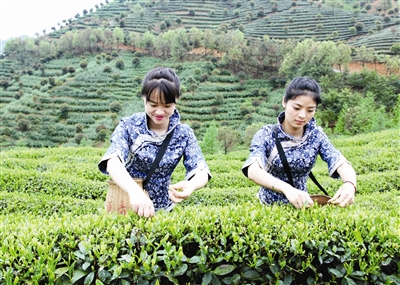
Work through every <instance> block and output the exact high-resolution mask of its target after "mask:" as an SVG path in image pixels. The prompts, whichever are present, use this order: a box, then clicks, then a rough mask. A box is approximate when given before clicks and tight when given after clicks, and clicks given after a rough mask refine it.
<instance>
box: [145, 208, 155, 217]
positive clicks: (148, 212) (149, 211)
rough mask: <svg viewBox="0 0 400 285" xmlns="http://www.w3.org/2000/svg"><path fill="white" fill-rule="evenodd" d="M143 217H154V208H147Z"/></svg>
mask: <svg viewBox="0 0 400 285" xmlns="http://www.w3.org/2000/svg"><path fill="white" fill-rule="evenodd" d="M143 216H144V217H145V218H149V217H153V216H154V207H153V206H151V207H148V208H145V209H144V214H143Z"/></svg>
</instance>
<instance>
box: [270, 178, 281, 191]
mask: <svg viewBox="0 0 400 285" xmlns="http://www.w3.org/2000/svg"><path fill="white" fill-rule="evenodd" d="M279 181H280V180H279V179H276V180H275V181H274V183H272V187H271V189H272V190H273V191H275V192H276V190H275V185H276V184H277V183H278V182H279Z"/></svg>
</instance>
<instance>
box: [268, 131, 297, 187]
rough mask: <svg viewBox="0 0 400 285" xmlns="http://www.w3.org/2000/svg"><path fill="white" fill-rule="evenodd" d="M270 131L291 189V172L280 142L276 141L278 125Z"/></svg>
mask: <svg viewBox="0 0 400 285" xmlns="http://www.w3.org/2000/svg"><path fill="white" fill-rule="evenodd" d="M272 130H273V132H274V138H275V144H276V148H277V149H278V152H279V156H280V157H281V160H282V164H283V167H284V168H285V172H286V175H287V177H288V179H289V183H290V185H292V187H294V183H293V177H292V172H291V171H290V166H289V164H288V162H287V159H286V155H285V152H284V151H283V148H282V145H281V142H280V141H279V139H278V125H274V126H273V127H272Z"/></svg>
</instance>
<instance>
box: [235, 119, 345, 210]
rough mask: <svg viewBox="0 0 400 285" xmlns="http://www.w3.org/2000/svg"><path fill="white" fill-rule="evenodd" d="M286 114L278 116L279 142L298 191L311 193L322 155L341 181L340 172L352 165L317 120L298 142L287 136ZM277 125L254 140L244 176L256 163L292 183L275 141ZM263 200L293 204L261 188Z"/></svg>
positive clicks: (267, 126)
mask: <svg viewBox="0 0 400 285" xmlns="http://www.w3.org/2000/svg"><path fill="white" fill-rule="evenodd" d="M284 118H285V113H284V112H282V113H281V114H280V115H279V116H278V133H277V135H278V138H279V139H280V141H281V144H282V148H283V150H284V152H285V154H286V158H287V161H288V164H289V166H290V169H291V171H292V176H293V183H294V186H295V188H297V189H299V190H302V191H307V186H306V181H307V178H308V175H309V173H310V172H311V170H312V168H313V166H314V165H315V162H316V160H317V156H318V154H319V155H320V156H321V158H322V160H324V161H325V162H326V163H327V164H328V170H329V175H330V176H331V177H333V178H340V176H339V174H338V173H337V172H336V169H337V168H338V167H339V166H340V165H342V164H343V163H345V162H346V163H348V161H347V160H346V158H345V157H344V156H343V155H342V154H341V153H340V151H339V150H337V149H336V148H335V147H334V146H333V145H332V143H331V142H330V141H329V139H328V137H327V136H326V134H325V133H324V132H323V130H322V128H321V127H317V126H316V121H315V119H314V118H312V119H311V120H310V122H309V123H308V124H307V125H306V126H305V132H304V135H303V137H301V138H300V139H295V138H294V137H292V136H290V135H288V134H286V133H285V132H284V130H283V128H282V124H281V123H282V122H283V120H284ZM272 127H273V125H266V126H264V127H262V128H261V129H260V130H259V131H258V132H257V133H256V134H255V135H254V137H253V140H252V142H251V146H250V155H249V157H248V159H247V160H246V162H245V163H244V165H243V167H242V171H243V173H244V174H245V175H246V176H247V169H248V167H249V166H250V165H251V164H252V163H253V162H255V161H257V162H258V164H259V165H260V166H261V168H262V169H264V170H265V171H266V172H268V173H270V174H271V175H272V176H274V177H276V178H278V179H280V180H282V181H285V182H287V183H289V179H288V177H287V175H286V173H285V169H284V167H283V164H282V161H281V159H280V157H279V153H278V150H277V148H276V145H275V139H274V137H273V130H272ZM258 197H259V198H260V200H261V201H262V202H264V203H266V204H271V203H275V202H281V203H290V202H289V200H288V199H287V198H286V196H285V195H284V194H283V193H278V192H275V191H273V190H272V189H268V188H265V187H261V188H260V191H259V192H258Z"/></svg>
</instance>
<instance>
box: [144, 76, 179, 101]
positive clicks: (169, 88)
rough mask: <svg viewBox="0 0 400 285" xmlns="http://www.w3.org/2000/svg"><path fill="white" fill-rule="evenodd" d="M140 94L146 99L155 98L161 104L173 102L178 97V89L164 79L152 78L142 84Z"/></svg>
mask: <svg viewBox="0 0 400 285" xmlns="http://www.w3.org/2000/svg"><path fill="white" fill-rule="evenodd" d="M142 96H143V97H145V98H146V101H153V100H154V99H155V98H157V99H159V102H161V103H162V104H172V103H173V104H175V103H176V99H177V98H179V90H178V89H177V88H176V86H175V84H174V83H171V82H169V81H167V80H165V79H153V80H150V81H148V82H147V83H146V84H144V85H143V87H142ZM154 96H155V98H154ZM151 97H153V100H152V98H151Z"/></svg>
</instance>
